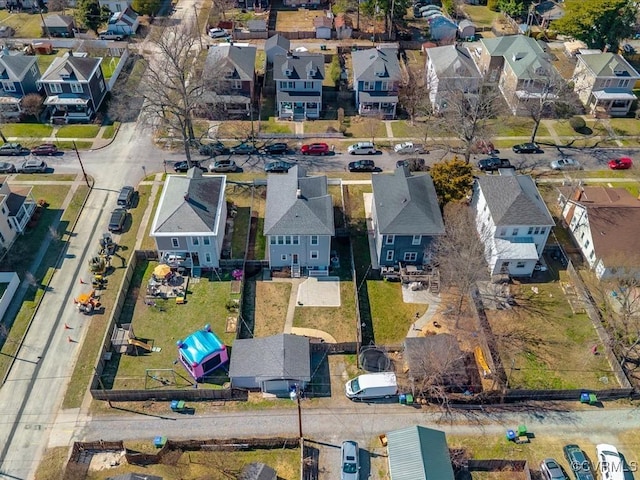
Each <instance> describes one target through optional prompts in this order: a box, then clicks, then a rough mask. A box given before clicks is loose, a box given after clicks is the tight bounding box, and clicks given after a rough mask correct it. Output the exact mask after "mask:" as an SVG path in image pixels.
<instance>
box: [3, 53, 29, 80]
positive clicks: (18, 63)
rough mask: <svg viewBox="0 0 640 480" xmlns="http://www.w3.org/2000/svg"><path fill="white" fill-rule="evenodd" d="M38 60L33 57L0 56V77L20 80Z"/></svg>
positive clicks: (20, 55)
mask: <svg viewBox="0 0 640 480" xmlns="http://www.w3.org/2000/svg"><path fill="white" fill-rule="evenodd" d="M37 61H38V59H37V58H36V56H35V55H32V56H27V55H22V54H19V55H5V54H4V53H2V54H0V77H1V78H6V79H11V80H22V79H24V76H25V75H26V73H27V72H28V71H29V69H30V68H31V66H32V65H33V64H34V63H36V62H37Z"/></svg>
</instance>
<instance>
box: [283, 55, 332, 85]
mask: <svg viewBox="0 0 640 480" xmlns="http://www.w3.org/2000/svg"><path fill="white" fill-rule="evenodd" d="M287 71H288V72H290V73H289V75H287V74H286V73H285V72H287ZM304 79H310V80H323V79H324V55H322V54H320V53H295V54H291V55H276V56H275V57H273V80H274V81H279V80H304Z"/></svg>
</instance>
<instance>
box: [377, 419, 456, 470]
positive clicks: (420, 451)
mask: <svg viewBox="0 0 640 480" xmlns="http://www.w3.org/2000/svg"><path fill="white" fill-rule="evenodd" d="M386 437H387V459H388V462H389V478H390V479H391V480H454V475H453V466H452V465H451V456H450V455H449V447H448V446H447V437H446V435H445V433H444V432H442V431H440V430H434V429H432V428H427V427H422V426H420V425H415V426H412V427H407V428H403V429H401V430H394V431H392V432H387V434H386Z"/></svg>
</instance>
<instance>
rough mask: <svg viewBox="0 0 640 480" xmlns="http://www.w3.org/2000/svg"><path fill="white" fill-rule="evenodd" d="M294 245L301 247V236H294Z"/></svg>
mask: <svg viewBox="0 0 640 480" xmlns="http://www.w3.org/2000/svg"><path fill="white" fill-rule="evenodd" d="M293 244H294V245H300V236H298V235H294V236H293Z"/></svg>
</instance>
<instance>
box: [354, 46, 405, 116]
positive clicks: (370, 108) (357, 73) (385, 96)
mask: <svg viewBox="0 0 640 480" xmlns="http://www.w3.org/2000/svg"><path fill="white" fill-rule="evenodd" d="M351 60H352V63H353V86H354V89H355V91H356V108H357V109H358V115H379V116H381V117H382V118H385V119H393V118H395V116H396V107H397V105H398V91H399V89H400V82H401V80H402V73H401V71H400V61H399V60H398V47H397V46H396V45H380V46H378V47H376V48H369V49H366V50H357V51H355V52H352V53H351Z"/></svg>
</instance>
